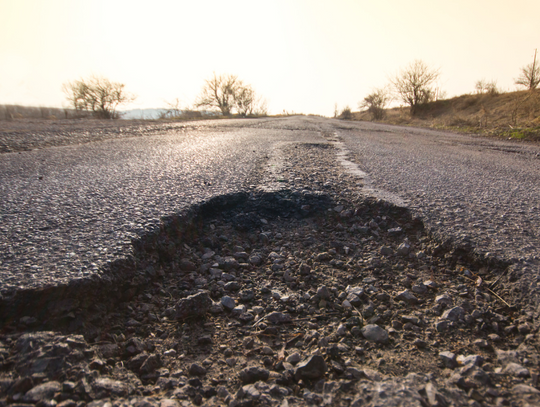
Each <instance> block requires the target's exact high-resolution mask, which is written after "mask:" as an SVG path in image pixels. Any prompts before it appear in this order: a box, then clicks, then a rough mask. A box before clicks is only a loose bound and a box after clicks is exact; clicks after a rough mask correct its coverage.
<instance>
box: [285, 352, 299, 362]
mask: <svg viewBox="0 0 540 407" xmlns="http://www.w3.org/2000/svg"><path fill="white" fill-rule="evenodd" d="M301 359H302V357H301V356H300V354H299V353H298V352H295V353H293V354H292V355H289V356H287V359H285V360H286V361H287V362H289V363H290V364H292V365H296V364H297V363H298V362H300V360H301Z"/></svg>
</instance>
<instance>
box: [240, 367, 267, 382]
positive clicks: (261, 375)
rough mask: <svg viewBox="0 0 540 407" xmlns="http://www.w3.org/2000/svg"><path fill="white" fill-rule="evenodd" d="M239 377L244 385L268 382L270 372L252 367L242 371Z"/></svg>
mask: <svg viewBox="0 0 540 407" xmlns="http://www.w3.org/2000/svg"><path fill="white" fill-rule="evenodd" d="M238 377H239V378H240V380H241V381H242V383H255V382H258V381H259V380H262V381H266V380H268V378H269V377H270V371H269V370H267V369H264V368H262V367H258V366H251V367H246V368H244V369H242V370H241V371H240V373H239V374H238Z"/></svg>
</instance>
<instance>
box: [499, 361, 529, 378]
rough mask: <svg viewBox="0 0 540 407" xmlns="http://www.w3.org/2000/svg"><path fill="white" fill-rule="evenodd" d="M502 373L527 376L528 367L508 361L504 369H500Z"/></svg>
mask: <svg viewBox="0 0 540 407" xmlns="http://www.w3.org/2000/svg"><path fill="white" fill-rule="evenodd" d="M502 372H503V373H506V374H509V375H512V376H515V377H529V376H530V372H529V369H527V368H526V367H523V366H522V365H520V364H518V363H514V362H510V363H508V364H507V365H506V366H505V367H504V369H503V370H502Z"/></svg>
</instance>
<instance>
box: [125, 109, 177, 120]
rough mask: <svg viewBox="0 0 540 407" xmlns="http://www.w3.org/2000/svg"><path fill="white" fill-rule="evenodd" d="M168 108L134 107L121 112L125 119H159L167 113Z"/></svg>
mask: <svg viewBox="0 0 540 407" xmlns="http://www.w3.org/2000/svg"><path fill="white" fill-rule="evenodd" d="M166 111H167V110H166V109H132V110H124V111H121V112H119V113H120V119H124V120H134V119H142V120H153V119H159V117H160V116H161V114H162V113H165V112H166Z"/></svg>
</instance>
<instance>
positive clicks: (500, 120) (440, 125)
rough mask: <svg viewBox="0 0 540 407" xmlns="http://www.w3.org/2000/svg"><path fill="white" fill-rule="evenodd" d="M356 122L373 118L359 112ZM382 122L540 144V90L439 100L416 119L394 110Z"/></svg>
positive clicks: (404, 111)
mask: <svg viewBox="0 0 540 407" xmlns="http://www.w3.org/2000/svg"><path fill="white" fill-rule="evenodd" d="M354 120H364V121H371V115H370V114H369V113H368V112H356V113H354ZM382 122H384V123H389V124H398V125H410V126H419V127H431V128H437V129H447V130H455V131H460V132H466V133H478V134H484V135H489V136H495V137H503V138H512V139H520V140H530V141H537V142H540V89H537V90H535V91H519V92H509V93H501V94H488V93H484V94H474V95H461V96H457V97H454V98H452V99H446V100H438V101H436V102H431V103H428V104H426V105H425V106H423V107H422V108H421V109H420V110H419V112H418V114H417V115H416V116H414V117H411V115H410V114H409V108H408V107H399V108H392V109H388V110H387V111H386V118H385V119H384V120H382Z"/></svg>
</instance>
